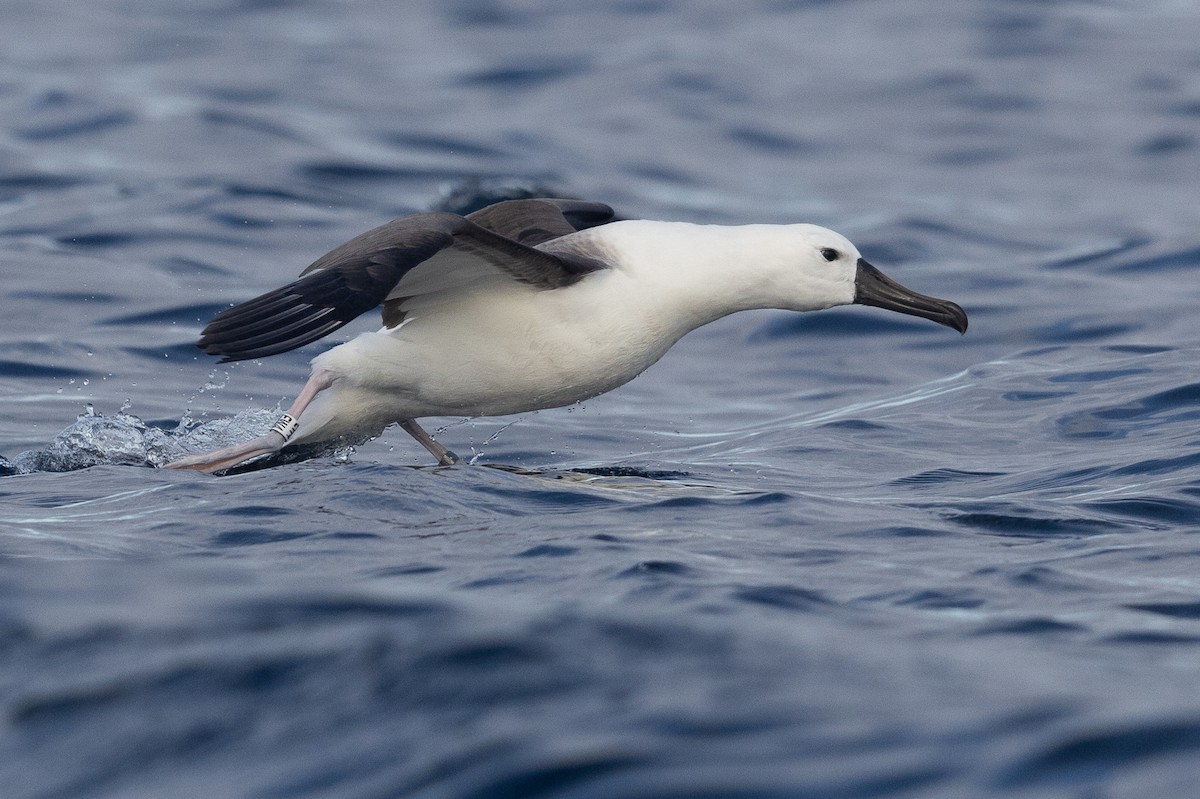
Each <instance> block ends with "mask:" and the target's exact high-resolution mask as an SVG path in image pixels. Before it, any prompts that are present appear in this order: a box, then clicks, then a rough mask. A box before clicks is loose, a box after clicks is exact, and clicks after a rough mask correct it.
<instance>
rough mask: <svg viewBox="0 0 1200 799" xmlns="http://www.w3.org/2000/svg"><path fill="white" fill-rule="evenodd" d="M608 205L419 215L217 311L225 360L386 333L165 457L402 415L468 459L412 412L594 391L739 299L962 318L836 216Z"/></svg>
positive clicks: (241, 456)
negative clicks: (278, 408) (871, 250)
mask: <svg viewBox="0 0 1200 799" xmlns="http://www.w3.org/2000/svg"><path fill="white" fill-rule="evenodd" d="M613 216H614V214H613V210H612V208H610V207H609V206H607V205H603V204H601V203H593V202H584V201H579V200H564V199H538V200H509V201H506V202H500V203H496V204H495V205H490V206H488V207H486V208H483V209H481V210H479V211H475V212H474V213H471V214H468V215H466V216H460V215H458V214H452V213H444V212H429V213H419V214H415V215H413V216H408V217H403V218H400V219H396V220H393V221H391V222H388V223H387V224H385V225H382V226H380V227H377V228H374V229H373V230H369V231H367V232H366V233H363V234H361V235H359V236H357V237H355V238H353V239H351V240H350V241H348V242H346V243H345V244H342V245H341V246H339V247H337V248H335V249H334V250H332V251H331V252H329V253H328V254H326V255H324V256H322V257H320V258H318V259H317V260H316V261H315V262H314V263H313V264H312V265H311V266H309V267H308V268H307V269H305V270H304V271H303V272H302V273H301V274H300V277H299V278H298V279H296V280H294V281H292V282H291V283H289V284H287V285H286V286H283V287H282V288H279V289H276V290H274V291H270V292H267V293H266V294H263V295H261V296H259V297H256V298H254V299H252V300H248V301H247V302H244V303H242V304H240V305H236V306H233V307H231V308H228V309H226V310H224V311H221V312H220V313H218V314H217V315H216V316H214V317H213V318H212V320H211V321H210V322H209V323H208V325H207V326H206V327H205V328H204V331H203V333H202V335H201V338H200V341H199V342H198V344H197V346H199V348H200V349H201V350H203V351H204V352H205V353H208V354H210V355H216V356H220V358H221V360H222V362H224V361H240V360H246V359H251V358H263V357H266V356H269V355H276V354H279V353H282V352H287V351H289V350H293V349H296V348H297V347H302V346H304V345H305V344H309V343H311V342H314V341H316V340H318V339H320V338H323V337H324V336H327V335H329V334H330V333H332V332H334V331H335V330H337V329H339V328H341V327H342V326H344V325H346V324H347V323H349V322H350V321H351V320H353V319H355V318H356V317H358V316H359V315H361V314H363V313H366V312H367V311H369V310H371V309H373V308H377V307H380V306H382V314H383V327H381V328H380V329H379V330H378V331H375V332H367V333H363V334H361V335H359V336H357V337H356V338H353V339H351V340H350V341H348V342H346V343H344V344H341V345H339V346H336V347H333V348H332V349H329V350H327V351H325V352H323V353H321V354H320V355H317V356H316V357H315V358H313V359H312V362H311V363H312V372H311V374H310V376H309V378H308V382H307V383H306V384H305V385H304V387H303V388H302V389H301V391H300V393H299V394H298V395H297V396H296V400H295V402H293V403H292V405H291V407H289V408H288V410H287V412H286V413H284V414H283V415H282V416H281V417H280V419H279V421H277V422H276V423H275V424H274V425H273V426H272V427H271V428H270V430H269V431H268V432H267V433H266V434H264V435H263V436H261V437H259V438H256V439H254V440H252V441H248V442H246V443H244V444H239V445H236V446H232V447H226V448H224V449H218V450H215V451H213V452H207V453H203V454H198V455H193V456H191V457H187V458H183V459H182V460H178V461H175V462H174V463H171V464H168V467H169V468H175V469H195V470H198V471H203V472H217V471H221V470H224V469H228V468H231V467H233V466H237V465H238V464H241V463H244V462H245V461H248V460H250V459H252V458H258V457H260V456H263V455H267V454H270V453H274V452H277V451H279V450H280V449H282V448H283V447H284V446H286V445H297V444H305V443H317V442H333V441H361V440H363V439H366V438H369V437H371V436H375V435H378V434H379V433H381V432H382V431H383V429H384V428H385V427H388V426H389V425H392V424H398V425H399V426H400V427H401V428H403V429H404V430H405V432H407V433H408V434H409V435H411V436H412V437H413V438H414V439H416V440H417V441H418V442H419V443H420V444H421V445H422V446H423V447H425V449H427V450H428V451H429V453H430V454H431V455H433V457H434V458H436V459H437V461H438V463H439V464H445V465H448V464H452V463H455V462H457V461H458V457H457V456H455V455H454V453H452V452H451V451H450V450H448V449H446V447H444V446H443V445H442V444H440V443H439V442H437V441H435V440H434V439H433V437H432V436H430V435H429V434H428V433H427V432H425V430H424V429H422V428H421V426H420V425H419V424H418V423H417V420H418V419H420V418H422V417H425V416H503V415H506V414H513V413H523V412H526V411H532V410H538V409H542V408H556V407H561V406H565V405H571V404H573V403H576V402H580V401H582V400H586V399H589V398H591V397H595V396H597V395H599V394H603V393H604V392H606V391H611V390H612V389H614V388H616V387H617V386H620V385H623V384H625V383H627V382H629V381H630V380H632V379H633V378H635V377H637V376H638V375H639V374H641V373H642V372H643V371H645V369H646V368H647V367H649V366H650V365H652V364H653V363H654V362H655V361H657V360H658V359H659V358H661V357H662V356H663V354H664V353H665V352H666V351H667V350H668V349H670V348H671V346H672V345H673V344H674V343H675V342H676V341H678V340H679V339H680V338H682V337H683V336H684V335H685V334H687V333H689V332H690V331H692V330H695V329H696V328H698V327H700V326H702V325H705V324H708V323H709V322H712V321H714V320H716V319H719V318H721V317H723V316H727V315H728V314H732V313H736V312H737V311H745V310H751V309H758V308H778V309H784V310H790V311H816V310H821V309H824V308H830V307H833V306H837V305H848V304H851V303H857V304H859V305H871V306H875V307H878V308H886V309H888V310H892V311H898V312H899V313H903V314H910V315H912V316H919V317H923V318H925V319H929V320H932V321H934V322H937V323H938V324H941V325H946V326H947V327H950V328H953V329H955V330H957V331H959V332H960V333H965V332H966V330H967V315H966V313H965V312H964V311H963V309H962V308H961V307H959V306H958V305H956V304H955V303H953V302H950V301H948V300H942V299H938V298H936V297H929V296H926V295H923V294H918V293H917V292H915V291H912V290H911V289H908V288H905V287H904V286H902V285H900V284H899V283H897V282H895V281H893V280H891V279H890V278H888V277H887V276H885V275H884V274H883V273H882V272H880V271H879V270H878V269H876V268H875V267H874V266H872V265H871V264H870V263H868V262H867V261H866V260H865V259H863V257H862V255H861V254H860V253H859V251H858V249H857V248H856V247H855V246H854V245H853V244H852V243H850V241H849V240H848V239H846V238H845V237H844V236H841V235H840V234H838V233H835V232H834V231H832V230H829V229H827V228H823V227H819V226H817V225H811V224H788V225H763V224H759V225H738V226H725V225H698V224H690V223H686V222H657V221H649V220H622V221H613Z"/></svg>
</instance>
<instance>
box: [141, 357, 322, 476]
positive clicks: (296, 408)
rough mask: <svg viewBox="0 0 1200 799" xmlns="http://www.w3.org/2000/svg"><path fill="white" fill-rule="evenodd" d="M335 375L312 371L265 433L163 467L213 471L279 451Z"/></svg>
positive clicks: (320, 370)
mask: <svg viewBox="0 0 1200 799" xmlns="http://www.w3.org/2000/svg"><path fill="white" fill-rule="evenodd" d="M335 377H336V376H335V375H334V374H333V372H330V371H327V370H325V369H319V370H317V371H315V372H313V373H312V375H311V376H310V377H309V378H308V382H307V383H305V384H304V388H302V389H301V390H300V393H299V394H298V395H297V396H296V400H295V401H294V402H293V403H292V406H291V407H290V408H288V410H287V413H285V414H284V415H283V416H281V417H279V421H277V422H276V423H275V424H273V425H272V426H271V429H270V430H269V431H268V432H267V434H266V435H262V436H259V437H258V438H256V439H254V440H253V441H247V442H246V443H245V444H235V445H234V446H232V447H225V448H224V449H218V450H213V451H212V452H205V453H203V454H200V455H191V456H189V457H187V458H181V459H180V460H177V461H173V462H171V463H168V464H167V465H166V466H165V467H164V468H166V469H195V470H196V471H198V472H209V473H212V472H219V471H221V470H222V469H228V468H230V467H233V466H237V465H238V464H239V463H242V462H243V461H248V460H250V459H251V458H257V457H258V456H260V455H269V454H271V453H272V452H278V451H279V450H281V449H283V445H284V444H286V443H287V442H288V439H289V438H291V437H292V435H293V434H294V433H295V432H296V421H297V420H298V419H299V418H300V414H302V413H304V409H305V408H307V407H308V404H309V403H310V402H312V401H313V397H315V396H317V394H320V393H321V392H322V391H324V390H325V389H327V388H329V387H330V386H331V385H333V381H334V379H335Z"/></svg>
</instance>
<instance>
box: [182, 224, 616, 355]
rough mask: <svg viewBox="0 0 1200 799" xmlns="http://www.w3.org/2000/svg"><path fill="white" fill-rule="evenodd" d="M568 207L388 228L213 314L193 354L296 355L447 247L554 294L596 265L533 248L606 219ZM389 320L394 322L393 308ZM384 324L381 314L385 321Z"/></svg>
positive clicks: (374, 304)
mask: <svg viewBox="0 0 1200 799" xmlns="http://www.w3.org/2000/svg"><path fill="white" fill-rule="evenodd" d="M612 215H613V214H612V209H611V208H609V207H608V206H606V205H601V204H599V203H587V202H582V201H578V200H511V201H508V202H503V203H497V204H495V205H492V206H488V207H487V208H483V209H481V210H479V211H476V212H475V213H473V214H471V215H470V216H469V217H467V218H464V217H461V216H458V215H456V214H450V213H424V214H416V215H414V216H409V217H404V218H402V219H396V220H393V221H391V222H388V223H387V224H385V225H381V226H380V227H377V228H375V229H373V230H369V231H367V232H366V233H363V234H362V235H360V236H356V237H355V238H353V239H351V240H350V241H348V242H346V243H345V244H342V245H341V246H339V247H336V248H334V249H333V250H331V251H330V252H328V253H327V254H325V255H323V256H321V257H320V258H318V259H317V260H316V261H315V262H313V264H312V265H311V266H309V267H308V268H307V269H305V270H304V271H303V272H301V276H300V278H299V279H297V280H295V281H293V282H291V283H289V284H288V285H286V286H284V287H282V288H279V289H276V290H274V291H270V292H267V293H266V294H263V295H261V296H259V297H256V298H254V299H252V300H249V301H247V302H244V303H242V304H240V305H236V306H234V307H233V308H229V309H227V310H225V311H221V312H220V313H218V314H217V315H216V316H214V317H213V318H212V321H210V322H209V323H208V325H207V326H206V327H205V328H204V331H203V333H202V335H201V337H200V341H199V342H198V343H197V346H198V347H200V349H201V350H203V351H204V352H206V353H208V354H210V355H220V356H221V361H222V362H225V361H239V360H245V359H247V358H262V357H265V356H268V355H276V354H278V353H281V352H287V351H288V350H293V349H296V348H297V347H302V346H304V345H305V344H309V343H311V342H313V341H316V340H317V339H319V338H322V337H323V336H326V335H328V334H330V333H332V332H333V331H335V330H337V329H339V328H341V327H343V326H344V325H346V324H348V323H349V322H350V321H352V320H353V319H355V318H356V317H358V316H360V315H361V314H363V313H364V312H366V311H369V310H371V309H372V308H375V307H377V306H378V305H379V304H380V303H382V302H383V301H384V300H385V299H386V298H387V296H388V295H389V294H390V293H391V292H392V290H393V289H395V288H396V286H397V284H398V283H400V281H401V280H402V279H403V278H404V276H405V275H406V274H407V273H408V272H409V271H410V270H412V269H413V268H414V267H416V266H418V265H420V264H421V263H423V262H425V261H427V260H429V259H430V258H432V257H433V256H434V255H436V254H437V253H439V252H441V251H442V250H444V249H446V248H447V247H451V246H454V247H457V248H459V249H462V250H464V251H467V252H470V253H471V254H473V255H476V256H478V257H480V258H481V259H483V260H485V261H487V262H488V263H490V264H492V265H493V266H494V267H496V268H498V269H500V270H502V271H504V272H507V273H508V274H509V275H510V276H511V277H513V278H514V279H516V280H520V281H522V282H525V283H528V284H530V285H532V286H535V287H537V288H541V289H553V288H560V287H562V286H567V285H570V284H571V283H574V282H575V281H577V280H579V279H580V278H581V277H583V275H585V274H587V273H589V272H592V271H595V270H597V269H601V268H603V267H604V265H603V264H601V263H599V262H597V261H591V260H589V259H587V258H582V257H579V256H574V255H565V254H558V255H555V254H551V253H546V252H542V251H540V250H536V249H533V248H532V247H533V245H535V244H540V243H542V242H545V241H550V240H551V239H554V238H558V237H559V236H563V235H566V234H568V233H573V232H575V230H576V224H578V226H579V228H583V227H590V226H592V225H596V224H600V223H602V222H605V221H608V220H609V219H611V218H612ZM392 313H393V317H394V318H395V317H396V314H395V311H394V309H393V312H392ZM386 319H387V315H386V314H385V321H386Z"/></svg>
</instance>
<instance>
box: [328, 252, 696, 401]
mask: <svg viewBox="0 0 1200 799" xmlns="http://www.w3.org/2000/svg"><path fill="white" fill-rule="evenodd" d="M623 280H625V278H624V276H622V275H621V274H620V273H615V272H614V273H605V274H600V275H594V276H591V277H589V278H585V279H584V280H583V281H581V282H580V283H578V284H576V285H574V286H572V287H570V288H569V289H566V290H555V291H538V290H535V289H531V288H528V287H525V286H519V285H513V284H500V285H494V286H492V287H490V288H488V289H487V290H485V291H482V292H479V293H474V294H471V295H468V296H466V297H462V296H460V297H458V298H457V299H456V301H455V302H454V303H453V304H440V305H430V306H427V307H421V306H419V305H418V306H416V307H414V308H413V309H412V310H411V311H409V316H408V318H406V320H405V322H404V324H402V325H400V326H399V327H397V328H395V329H392V330H386V329H385V330H381V331H379V332H377V333H367V334H364V335H362V336H359V337H358V338H356V339H354V340H353V341H350V342H348V343H346V344H344V345H342V346H340V347H336V348H334V349H333V350H330V351H329V352H327V353H324V354H323V355H321V356H318V358H316V359H314V361H313V365H314V367H318V368H328V369H332V370H333V371H334V372H336V373H338V374H341V375H343V376H344V377H343V382H344V383H346V384H347V386H346V388H347V389H349V388H350V387H351V386H354V387H355V388H356V389H358V390H362V391H365V392H369V393H371V394H375V395H376V396H375V398H374V402H376V403H377V402H386V403H387V404H388V407H389V408H390V409H391V410H389V413H393V414H394V417H395V419H402V418H420V417H422V416H458V415H462V416H500V415H505V414H511V413H521V412H525V411H530V410H536V409H540V408H554V407H559V406H562V405H569V404H571V403H574V402H578V401H580V400H584V399H588V398H589V397H594V396H596V395H597V394H602V393H604V392H605V391H610V390H612V389H614V388H616V387H617V386H620V385H622V384H624V383H626V382H628V381H629V380H632V379H633V378H634V377H636V376H637V375H639V374H640V373H641V372H642V371H643V370H645V369H646V368H647V367H648V366H650V365H651V364H652V363H654V362H655V361H657V360H658V359H659V358H660V357H661V356H662V354H663V353H664V352H666V350H667V349H668V348H670V346H671V345H672V344H674V343H675V341H676V340H678V338H679V336H680V335H682V333H683V332H684V330H685V328H680V329H676V328H677V327H679V326H677V325H664V324H663V323H662V320H658V319H655V318H654V316H655V314H654V313H653V310H652V309H650V308H648V307H643V304H642V303H640V302H639V301H638V298H636V297H630V298H628V299H627V301H625V302H623V303H622V305H621V307H612V302H613V297H624V296H626V295H624V294H622V292H620V291H615V292H614V290H613V288H614V287H613V286H611V285H606V283H611V282H612V281H623Z"/></svg>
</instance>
